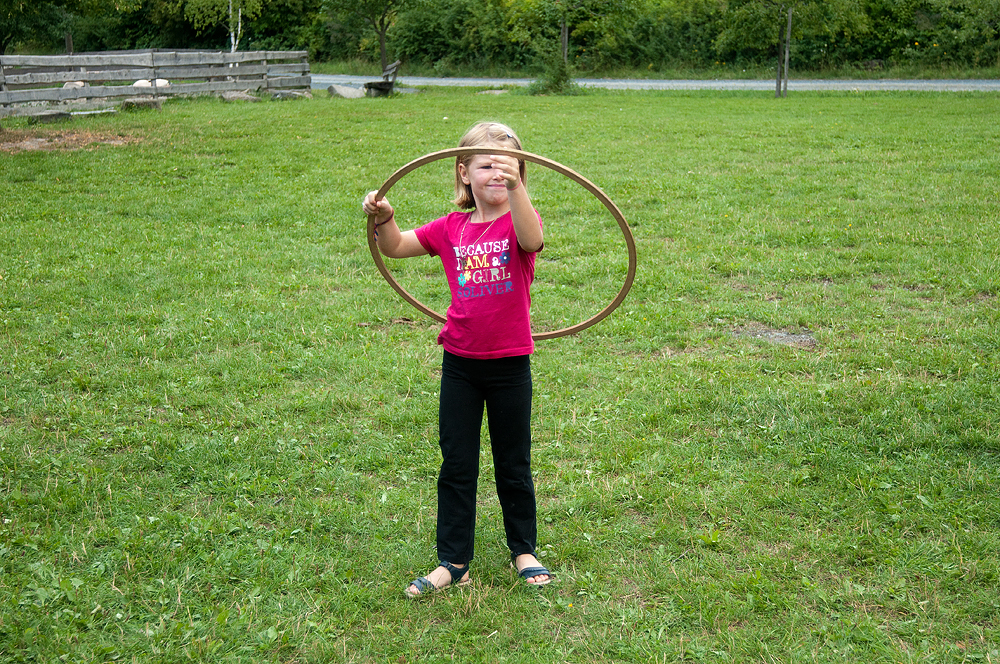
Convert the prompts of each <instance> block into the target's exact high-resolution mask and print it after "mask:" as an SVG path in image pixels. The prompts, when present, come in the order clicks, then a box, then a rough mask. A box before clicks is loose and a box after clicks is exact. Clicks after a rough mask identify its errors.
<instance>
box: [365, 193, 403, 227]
mask: <svg viewBox="0 0 1000 664" xmlns="http://www.w3.org/2000/svg"><path fill="white" fill-rule="evenodd" d="M376 194H378V192H377V191H369V192H368V195H367V196H365V199H364V200H363V201H362V202H361V210H362V211H363V212H364V213H365V215H366V216H367V215H371V214H375V223H376V224H382V223H385V222H387V221H389V219H391V218H392V215H393V213H394V212H395V211H394V210H393V209H392V206H391V205H389V200H388V199H386V198H383V199H382V200H380V201H377V202H376V201H375V195H376Z"/></svg>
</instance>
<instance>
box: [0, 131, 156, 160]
mask: <svg viewBox="0 0 1000 664" xmlns="http://www.w3.org/2000/svg"><path fill="white" fill-rule="evenodd" d="M138 141H139V139H137V138H135V137H133V136H122V135H120V134H113V133H111V132H99V131H86V130H82V129H80V130H76V129H72V130H65V131H45V130H18V129H13V130H11V129H4V130H0V151H2V152H7V153H10V154H14V153H16V152H29V151H32V150H41V151H52V150H82V149H85V148H89V147H91V146H94V145H127V144H129V143H137V142H138Z"/></svg>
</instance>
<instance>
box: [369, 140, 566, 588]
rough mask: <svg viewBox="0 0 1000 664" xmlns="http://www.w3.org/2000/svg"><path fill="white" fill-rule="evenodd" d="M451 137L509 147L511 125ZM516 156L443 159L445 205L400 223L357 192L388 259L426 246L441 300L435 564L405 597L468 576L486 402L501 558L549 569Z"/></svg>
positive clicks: (532, 237)
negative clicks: (403, 227) (446, 292)
mask: <svg viewBox="0 0 1000 664" xmlns="http://www.w3.org/2000/svg"><path fill="white" fill-rule="evenodd" d="M458 145H459V147H478V146H483V147H499V148H509V149H516V150H520V149H521V141H520V140H519V139H518V138H517V136H516V135H515V134H514V131H513V130H512V129H511V128H510V127H507V126H506V125H502V124H499V123H493V122H483V123H479V124H477V125H475V126H474V127H472V129H470V130H469V131H468V132H466V134H465V136H463V137H462V140H461V141H460V142H459V144H458ZM524 182H525V163H524V162H523V161H519V160H517V159H515V158H513V157H507V156H503V155H473V156H467V157H460V158H458V159H456V160H455V195H456V196H455V201H454V202H455V204H456V205H457V206H458V207H460V208H462V209H464V210H471V211H467V212H452V213H450V214H449V215H447V216H445V217H442V218H440V219H438V220H436V221H432V222H430V223H429V224H426V225H424V226H421V227H419V228H417V229H414V230H408V231H400V229H399V227H398V226H397V225H396V221H395V218H394V216H393V208H392V206H391V205H390V204H389V201H387V200H386V199H384V198H383V199H382V200H380V201H377V202H376V201H375V194H376V192H374V191H373V192H370V193H369V194H368V195H367V196H365V199H364V202H363V203H362V209H363V210H364V212H365V214H368V215H370V214H373V213H374V214H375V215H376V217H375V223H376V232H377V238H378V247H379V250H380V251H381V252H382V253H383V254H384V255H386V256H389V257H391V258H408V257H410V256H422V255H426V254H430V255H432V256H440V257H441V262H442V263H443V264H444V269H445V274H446V276H447V278H448V286H449V287H450V289H451V305H450V306H449V307H448V312H447V322H446V323H445V324H444V327H443V328H442V329H441V333H440V334H439V335H438V343H439V344H441V345H442V346H443V347H444V360H443V362H442V368H441V402H440V406H439V411H438V428H439V435H440V445H441V456H442V462H441V473H440V475H439V477H438V513H437V552H438V558H439V559H440V561H441V562H440V564H439V565H438V567H437V568H435V569H434V570H432V571H431V572H430V573H429V574H427V576H423V577H420V578H418V579H416V580H414V581H413V582H412V583H410V585H409V586H407V588H406V594H407V596H409V597H419V596H421V595H424V594H427V593H430V592H433V591H435V590H441V589H442V588H445V587H446V586H448V585H451V584H458V585H463V584H466V583H468V582H469V563H470V562H471V561H472V558H473V552H474V551H473V548H474V541H473V540H474V537H475V525H476V488H477V482H478V479H479V432H480V427H481V426H482V421H483V406H484V404H485V406H486V413H487V416H488V425H489V431H490V442H491V445H492V449H493V464H494V470H495V474H496V483H497V496H498V497H499V499H500V507H501V509H502V511H503V524H504V530H505V531H506V534H507V546H508V547H509V548H510V554H511V563H512V564H513V565H514V567H515V569H516V570H517V572H518V574H519V575H520V576H521V578H523V579H524V580H525V581H526V582H527V583H529V584H533V585H536V586H541V585H544V584H546V583H549V582H550V581H551V580H552V575H551V573H550V572H549V570H547V569H545V568H544V567H543V566H542V565H541V564H539V562H538V560H537V559H536V558H535V547H536V545H537V527H536V520H535V487H534V483H533V482H532V479H531V424H530V420H531V366H530V362H529V356H530V354H531V353H532V352H533V351H534V341H533V340H532V338H531V320H530V306H531V292H530V287H531V282H532V281H533V280H534V277H535V254H536V252H538V251H539V250H540V249H541V248H542V224H541V219H540V218H539V216H538V213H536V212H535V210H534V208H533V207H532V205H531V199H530V198H529V197H528V192H527V191H526V190H525V185H524Z"/></svg>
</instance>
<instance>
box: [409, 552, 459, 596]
mask: <svg viewBox="0 0 1000 664" xmlns="http://www.w3.org/2000/svg"><path fill="white" fill-rule="evenodd" d="M438 567H443V568H445V569H446V570H448V573H449V574H451V581H449V582H448V583H446V584H445V585H443V586H440V587H438V586H435V585H434V584H433V583H432V582H431V581H430V579H428V578H427V577H426V576H421V577H420V578H417V579H414V580H413V581H411V582H410V585H408V586H406V589H405V590H404V591H403V592H404V593H406V596H407V597H409V598H411V599H416V598H417V597H423V596H424V595H429V594H430V593H435V592H438V591H439V590H444V589H445V588H447V587H449V586H451V585H456V586H464V585H465V584H467V583H471V582H472V579H466V580H465V581H462V577H463V576H464V575H465V573H466V572H468V571H469V564H468V563H466V564H465V565H462V566H461V567H455V566H454V565H452V564H451V563H449V562H445V561H444V560H442V561H440V562H438ZM410 586H416V587H417V592H415V593H412V592H410Z"/></svg>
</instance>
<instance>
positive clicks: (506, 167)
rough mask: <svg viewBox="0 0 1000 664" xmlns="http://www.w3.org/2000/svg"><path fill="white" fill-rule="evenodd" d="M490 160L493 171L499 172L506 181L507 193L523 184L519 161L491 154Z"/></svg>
mask: <svg viewBox="0 0 1000 664" xmlns="http://www.w3.org/2000/svg"><path fill="white" fill-rule="evenodd" d="M489 158H490V161H491V162H492V163H491V164H490V166H491V167H492V168H493V170H495V171H499V172H500V177H502V178H503V179H504V185H505V186H506V187H507V191H513V190H515V189H517V187H518V185H519V184H521V170H520V168H519V164H518V162H517V159H515V158H514V157H508V156H506V155H500V154H495V155H493V154H491V155H490V156H489Z"/></svg>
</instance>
